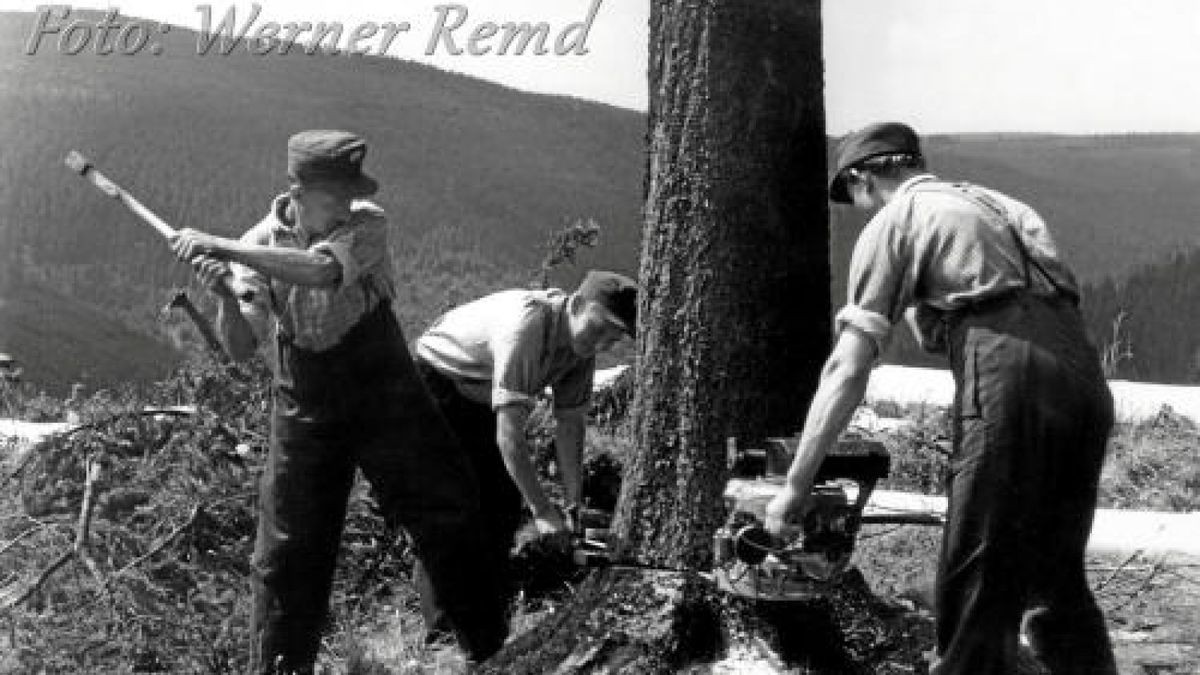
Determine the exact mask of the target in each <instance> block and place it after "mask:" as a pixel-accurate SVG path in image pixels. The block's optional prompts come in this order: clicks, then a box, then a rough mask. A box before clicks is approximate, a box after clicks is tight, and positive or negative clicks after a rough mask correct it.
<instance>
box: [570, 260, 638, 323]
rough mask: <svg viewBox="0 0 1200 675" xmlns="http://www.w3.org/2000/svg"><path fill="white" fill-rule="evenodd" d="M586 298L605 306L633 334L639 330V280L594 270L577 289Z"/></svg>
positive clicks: (614, 318)
mask: <svg viewBox="0 0 1200 675" xmlns="http://www.w3.org/2000/svg"><path fill="white" fill-rule="evenodd" d="M575 292H576V293H577V294H578V295H579V297H581V298H583V299H584V300H589V301H591V302H594V303H596V304H598V305H600V306H601V307H604V308H605V309H607V310H608V311H609V313H611V314H612V319H613V320H614V323H616V324H617V325H619V326H620V327H621V328H622V329H624V331H625V332H626V333H627V334H629V335H633V334H634V331H635V330H637V282H635V281H634V280H633V279H630V278H629V277H627V276H624V275H622V274H617V273H616V272H604V271H600V270H592V271H590V272H588V273H587V274H586V275H585V276H584V277H583V281H581V282H580V283H579V289H578V290H577V291H575Z"/></svg>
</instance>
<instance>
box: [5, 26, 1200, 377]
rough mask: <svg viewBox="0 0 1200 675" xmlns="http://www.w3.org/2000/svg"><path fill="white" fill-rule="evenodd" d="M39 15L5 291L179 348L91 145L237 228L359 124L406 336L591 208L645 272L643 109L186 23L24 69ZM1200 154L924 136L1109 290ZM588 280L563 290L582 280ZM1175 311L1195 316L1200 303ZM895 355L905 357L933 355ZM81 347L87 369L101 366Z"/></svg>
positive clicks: (22, 90) (14, 162) (1175, 233)
mask: <svg viewBox="0 0 1200 675" xmlns="http://www.w3.org/2000/svg"><path fill="white" fill-rule="evenodd" d="M33 19H34V15H33V14H30V13H0V110H3V112H4V114H3V115H0V140H2V141H3V147H4V151H3V152H0V300H4V299H6V298H8V299H10V300H11V299H12V298H11V297H10V296H12V293H11V292H10V291H8V290H6V289H7V288H8V285H9V284H11V283H17V282H21V281H22V280H25V282H26V286H29V285H33V286H36V287H37V288H41V289H47V291H49V290H50V289H53V291H54V292H57V293H60V294H63V295H65V296H69V297H71V298H73V299H74V300H76V301H79V302H82V303H85V304H87V305H90V306H91V307H93V308H95V309H96V310H97V311H98V312H100V314H101V315H102V316H105V317H108V318H112V319H115V320H118V321H120V322H121V323H123V324H125V325H126V326H129V327H132V328H134V329H135V330H137V331H140V332H142V333H143V334H145V335H148V336H155V337H157V338H160V339H166V338H167V337H168V334H171V335H174V336H175V337H178V333H179V331H178V330H177V329H170V330H167V329H164V327H163V326H162V325H160V324H159V323H158V322H157V321H156V319H155V314H156V312H157V310H158V308H159V307H161V305H162V304H163V303H164V302H165V301H166V300H167V299H168V298H169V297H170V293H171V290H172V289H173V288H174V287H175V286H178V285H183V284H187V283H188V282H189V275H188V274H187V271H186V270H185V269H184V268H183V267H182V266H181V265H179V264H178V263H176V262H174V261H173V260H172V259H171V258H170V256H169V255H168V254H167V252H166V251H165V249H164V248H163V247H162V245H161V242H160V241H159V240H157V239H156V238H155V236H154V234H153V233H152V232H150V231H149V230H148V229H147V228H145V227H144V226H143V225H141V224H140V223H138V222H137V221H136V220H135V219H134V218H133V217H132V216H131V215H129V214H128V213H127V212H126V211H125V210H123V209H122V208H121V207H119V206H118V205H117V204H115V203H113V202H111V201H109V200H106V199H104V198H103V197H101V196H100V195H99V193H97V192H96V191H95V190H94V189H92V188H91V187H90V186H88V185H87V184H86V183H84V182H83V181H81V180H79V179H78V178H77V177H75V176H73V175H72V174H71V173H70V172H68V171H67V170H66V169H65V168H64V167H63V165H62V159H63V157H64V156H65V154H66V153H67V152H68V151H69V150H71V149H77V150H80V151H82V152H83V153H85V154H86V155H88V156H89V157H90V158H91V159H92V160H93V161H94V162H95V163H96V164H97V165H98V166H99V167H100V168H101V169H102V170H103V171H104V172H106V173H107V174H109V175H110V176H111V177H112V178H114V179H116V180H118V181H119V182H121V183H122V184H123V185H124V186H125V187H127V188H128V189H130V190H131V191H132V192H133V193H134V194H135V195H136V196H138V197H139V198H140V199H141V200H142V201H143V202H144V203H146V204H147V206H149V207H150V208H152V209H154V210H155V211H157V212H158V213H159V214H160V215H161V216H163V217H164V218H165V219H166V220H168V221H169V222H171V223H172V224H175V225H179V226H192V227H197V228H201V229H208V230H212V231H215V232H218V233H223V234H235V233H238V232H240V231H241V230H243V229H244V228H246V227H248V226H249V225H250V224H252V223H253V222H255V221H256V220H257V219H258V218H259V217H261V215H262V214H263V213H264V210H265V209H266V206H267V203H268V200H269V199H270V197H271V196H272V195H273V194H275V193H276V192H278V191H279V190H280V189H282V188H283V186H284V175H283V169H284V152H283V148H284V143H285V140H286V138H287V137H288V136H289V135H290V134H291V133H293V132H294V131H296V130H299V129H303V128H311V127H342V128H349V129H353V130H356V131H358V132H360V133H362V134H364V135H365V136H366V137H367V138H368V139H369V140H370V142H371V151H370V154H369V156H368V158H367V166H368V169H369V170H370V171H371V172H372V173H374V174H375V175H376V176H377V177H378V178H379V179H380V181H381V183H382V184H383V186H384V187H383V190H382V192H381V193H380V195H379V201H380V203H381V204H382V205H383V206H384V207H385V208H386V209H387V210H388V212H389V214H390V216H391V221H392V223H393V226H394V230H393V246H394V249H395V250H394V255H395V260H396V264H397V273H398V275H399V277H400V281H401V283H400V293H401V296H400V298H399V300H398V303H397V304H398V307H399V309H400V312H401V315H402V316H403V317H404V320H405V326H406V328H407V329H408V330H409V331H410V332H413V331H415V330H417V329H419V328H420V327H421V326H422V325H423V323H424V322H425V321H427V320H428V319H429V318H430V317H432V316H433V315H434V314H435V313H436V312H437V311H438V310H439V309H441V308H444V307H446V306H448V305H450V304H452V303H454V302H458V301H461V300H464V299H467V298H470V297H473V296H474V295H478V294H480V293H483V292H486V291H488V290H491V289H495V288H499V287H502V286H504V285H508V284H512V283H521V284H523V283H525V282H526V281H527V280H528V274H529V273H530V271H531V270H532V269H533V268H534V267H536V264H537V261H538V260H539V259H540V256H541V251H540V249H541V246H542V243H543V242H544V241H545V239H546V237H547V235H548V234H549V233H550V232H553V231H556V230H559V229H561V228H562V227H563V226H564V225H566V224H567V223H569V222H571V221H573V220H575V219H577V218H593V219H595V220H596V221H597V222H598V223H599V224H600V226H601V232H602V233H601V237H600V243H599V245H598V246H597V247H596V248H595V249H593V250H589V251H588V252H587V254H586V255H585V256H584V258H583V259H582V260H581V265H580V267H582V266H586V265H595V266H605V267H611V268H615V269H619V270H623V271H626V272H633V271H635V270H636V269H637V259H636V258H637V255H638V249H639V245H640V235H641V229H640V211H641V201H642V186H643V180H644V171H645V167H644V163H645V142H644V138H645V133H646V132H645V116H644V115H642V114H639V113H635V112H630V111H624V110H619V109H615V108H611V107H608V106H604V105H600V104H595V103H589V102H584V101H579V100H574V99H568V98H562V97H551V96H542V95H534V94H527V93H522V92H517V91H514V90H511V89H506V88H503V87H500V86H497V85H494V84H490V83H487V82H483V81H480V80H475V79H471V78H468V77H464V76H460V75H455V74H451V73H446V72H443V71H439V70H436V69H433V68H430V67H426V66H421V65H417V64H412V63H407V62H401V61H397V60H392V59H380V58H348V57H345V56H329V55H322V54H317V55H311V56H310V55H306V54H304V53H303V52H301V51H298V50H297V51H293V52H292V53H291V54H289V55H288V56H280V55H277V54H276V55H271V56H267V57H257V56H252V55H250V54H248V53H246V52H245V51H244V50H235V51H234V52H233V53H232V54H230V55H228V56H221V55H218V54H216V53H215V52H211V53H209V54H208V55H206V56H197V55H196V53H195V34H194V33H192V32H190V31H186V30H183V29H177V30H173V31H172V32H171V33H170V34H169V35H167V36H165V37H162V36H159V37H156V39H160V37H161V39H163V40H164V42H165V45H166V46H165V49H164V50H163V55H162V56H153V55H152V54H150V53H149V52H144V53H143V54H141V55H138V56H121V55H114V56H98V55H96V54H93V53H91V51H89V50H85V51H84V52H83V53H81V54H79V55H77V56H65V55H61V54H58V53H56V51H55V50H54V49H50V48H46V49H43V50H41V51H40V52H39V53H38V54H36V55H34V56H26V55H25V54H24V44H25V40H26V39H27V37H28V35H29V31H30V28H31V26H32V25H33ZM1198 153H1200V136H1195V135H1178V134H1176V135H1130V136H1096V137H1091V136H1089V137H1070V136H1050V135H1029V134H999V135H956V136H933V137H931V138H929V139H928V142H927V154H928V155H929V161H930V165H931V168H932V169H933V170H935V171H937V172H938V173H939V174H941V175H943V176H944V177H947V178H962V179H968V180H972V181H974V182H978V183H981V184H984V185H989V186H993V187H996V188H999V189H1001V190H1005V191H1008V192H1010V193H1011V194H1013V195H1014V196H1017V197H1018V198H1020V199H1023V200H1025V201H1028V202H1029V203H1030V204H1032V205H1033V206H1035V207H1036V208H1037V209H1038V210H1039V211H1041V212H1042V213H1043V215H1045V217H1046V219H1047V221H1048V222H1049V223H1050V224H1051V227H1052V228H1053V231H1054V232H1055V234H1056V236H1057V238H1058V240H1059V242H1060V244H1061V247H1062V249H1063V250H1064V251H1065V252H1066V255H1067V257H1068V260H1069V261H1070V262H1071V263H1072V264H1073V265H1074V266H1075V268H1076V269H1077V270H1078V272H1079V273H1080V275H1081V276H1082V277H1083V278H1084V279H1086V280H1089V281H1091V282H1094V283H1099V282H1100V281H1102V280H1104V279H1106V278H1110V277H1111V278H1113V279H1115V280H1118V281H1119V280H1121V279H1123V278H1124V276H1125V275H1126V274H1127V273H1128V272H1129V271H1131V270H1134V269H1137V268H1138V267H1139V266H1141V265H1147V264H1152V263H1154V262H1156V261H1159V260H1161V259H1162V258H1163V256H1165V255H1167V254H1169V253H1171V252H1174V251H1178V250H1186V249H1187V248H1188V247H1190V246H1193V245H1195V244H1197V242H1198V241H1200V234H1198V233H1200V228H1196V227H1195V225H1194V224H1193V222H1192V219H1193V217H1194V216H1193V214H1195V213H1200V191H1198V190H1195V189H1194V186H1195V185H1197V184H1200V162H1198V161H1197V156H1198ZM831 214H832V228H831V232H832V239H833V241H832V252H831V255H832V267H833V271H834V274H833V288H832V291H831V292H832V294H833V299H834V305H835V307H836V306H838V305H840V304H842V303H843V302H844V299H845V292H844V284H845V270H846V265H847V262H848V259H849V254H850V247H851V246H852V243H853V241H854V239H855V237H856V236H857V234H858V231H859V230H860V229H861V227H862V223H863V220H862V218H861V216H859V215H857V214H855V213H853V212H852V211H850V210H848V209H845V208H842V207H834V208H832V209H831ZM580 267H576V268H572V269H568V270H566V271H565V273H564V274H562V275H560V278H557V279H555V281H557V282H558V283H563V284H569V283H571V282H572V281H574V279H573V275H575V274H577V273H578V271H579V269H580ZM1181 273H1182V272H1181ZM1147 279H1148V277H1147ZM1139 283H1141V282H1139ZM1145 283H1146V284H1150V285H1151V286H1153V285H1154V283H1157V282H1151V281H1148V280H1147V281H1146V282H1145ZM1112 288H1113V289H1115V288H1116V286H1112ZM1101 291H1102V292H1105V291H1104V288H1101ZM1113 293H1115V290H1114V291H1113ZM1110 295H1112V294H1110ZM1161 295H1162V292H1160V291H1146V292H1144V293H1143V294H1142V295H1140V296H1138V297H1137V298H1131V299H1130V300H1129V302H1137V303H1142V304H1144V305H1145V306H1143V307H1137V306H1130V307H1127V309H1129V312H1130V313H1129V319H1128V320H1127V327H1128V328H1129V330H1130V331H1134V333H1131V335H1133V334H1136V332H1137V331H1145V330H1152V329H1150V328H1149V327H1148V326H1149V325H1150V323H1149V321H1150V317H1151V316H1157V315H1158V314H1159V313H1161V312H1160V311H1159V310H1158V309H1157V307H1158V306H1159V305H1158V304H1156V300H1157V299H1158V298H1160V297H1161ZM1105 297H1108V296H1105ZM1112 297H1116V296H1115V295H1112ZM1147 303H1148V304H1147ZM1092 304H1094V305H1095V307H1096V310H1097V313H1096V314H1095V317H1096V319H1095V322H1096V324H1097V325H1098V326H1100V327H1101V328H1102V329H1103V331H1105V332H1107V328H1106V325H1107V323H1108V321H1109V319H1108V318H1105V317H1106V316H1107V314H1108V313H1109V312H1108V310H1107V309H1104V308H1108V307H1116V306H1117V304H1116V303H1115V301H1114V302H1109V301H1108V300H1107V299H1104V298H1100V299H1098V300H1097V301H1096V302H1095V303H1092ZM1122 306H1124V305H1122ZM41 311H42V312H45V313H47V318H46V324H47V325H57V326H62V330H71V328H70V327H69V325H68V323H67V322H64V321H62V320H60V318H56V317H54V316H51V315H53V314H54V312H55V311H56V308H55V307H54V305H53V303H50V304H48V305H47V306H46V307H44V308H42V309H41ZM1169 313H1170V312H1168V314H1169ZM1175 313H1176V314H1178V315H1179V316H1177V317H1176V318H1175V319H1174V320H1175V321H1176V322H1177V323H1180V325H1182V324H1183V323H1186V321H1185V318H1184V317H1185V316H1186V312H1179V311H1176V312H1175ZM27 320H32V319H27ZM77 330H79V331H83V330H84V329H83V328H82V327H80V328H79V329H77ZM1158 335H1159V333H1158V332H1155V336H1158ZM900 342H901V344H900V346H899V347H898V351H897V352H896V354H897V358H898V359H899V360H901V361H905V362H912V360H913V359H914V358H918V357H915V356H914V355H913V354H912V352H911V350H905V349H903V344H902V343H903V341H902V340H901V341H900ZM1137 342H1138V343H1139V344H1148V343H1149V342H1150V341H1148V340H1147V338H1140V339H1139V340H1137ZM1185 342H1186V340H1184V341H1181V342H1177V343H1175V344H1176V346H1175V347H1174V348H1173V349H1171V350H1167V351H1163V350H1155V351H1154V357H1153V358H1155V359H1160V358H1161V359H1163V362H1162V365H1150V364H1149V363H1147V364H1144V365H1143V364H1139V365H1138V366H1137V374H1138V375H1139V376H1142V377H1162V376H1163V375H1160V374H1159V373H1168V374H1169V375H1170V376H1172V377H1176V378H1178V377H1185V375H1182V373H1185V372H1188V371H1187V368H1186V366H1185V364H1186V363H1190V361H1184V360H1180V359H1183V358H1184V356H1183V355H1185V353H1186V357H1187V359H1190V358H1191V355H1190V352H1189V350H1190V349H1191V348H1192V346H1190V345H1187V344H1184V343H1185ZM14 349H15V348H14V347H12V346H10V345H4V344H0V351H14ZM80 349H81V350H83V351H81V352H80V353H79V354H78V360H80V361H82V362H88V361H91V360H94V359H96V358H100V357H99V354H91V353H89V352H88V351H87V349H88V348H87V345H86V344H83V345H81V346H80ZM1135 349H1136V347H1135ZM20 356H21V355H19V354H18V357H20ZM133 356H135V357H136V356H137V355H136V354H134V355H133ZM1145 358H1150V355H1149V354H1146V355H1145ZM1127 365H1128V366H1129V367H1131V368H1132V367H1133V365H1132V364H1127ZM1131 374H1132V373H1131Z"/></svg>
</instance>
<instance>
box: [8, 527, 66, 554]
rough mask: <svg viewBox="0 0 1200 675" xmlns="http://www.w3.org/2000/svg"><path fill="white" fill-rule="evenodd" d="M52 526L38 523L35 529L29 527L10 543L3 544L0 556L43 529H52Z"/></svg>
mask: <svg viewBox="0 0 1200 675" xmlns="http://www.w3.org/2000/svg"><path fill="white" fill-rule="evenodd" d="M53 526H54V523H38V526H37V527H31V528H29V529H28V530H25V531H24V532H22V533H21V534H18V535H17V536H16V537H15V538H13V539H12V540H11V541H9V542H7V543H5V544H4V546H3V547H2V548H0V555H4V554H5V553H7V552H8V550H9V549H10V548H12V547H13V546H16V545H17V544H18V543H20V542H21V540H22V539H24V538H26V537H28V536H29V535H31V534H36V533H38V532H41V531H42V530H45V529H47V528H50V527H53Z"/></svg>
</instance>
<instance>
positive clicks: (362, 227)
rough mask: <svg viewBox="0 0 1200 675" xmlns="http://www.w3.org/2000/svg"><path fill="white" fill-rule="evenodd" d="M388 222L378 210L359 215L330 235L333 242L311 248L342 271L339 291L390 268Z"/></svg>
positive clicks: (324, 242)
mask: <svg viewBox="0 0 1200 675" xmlns="http://www.w3.org/2000/svg"><path fill="white" fill-rule="evenodd" d="M387 235H388V232H387V218H386V217H385V216H384V215H383V212H382V211H381V210H378V209H373V208H366V209H362V210H360V211H356V212H355V214H354V218H353V220H352V221H351V222H350V223H349V224H348V225H346V226H344V227H340V228H338V229H337V230H334V231H333V232H332V233H330V235H329V238H328V239H325V240H323V241H320V242H317V243H316V244H313V245H312V246H310V247H309V250H310V251H314V252H318V253H325V254H327V255H329V256H331V257H333V259H334V260H336V261H337V262H338V265H339V266H340V267H341V278H340V280H339V281H338V288H339V290H341V289H345V288H347V287H349V286H351V285H353V284H354V283H356V282H357V281H358V280H359V279H361V278H362V277H363V275H365V274H369V273H371V272H372V271H374V270H376V269H378V268H380V267H381V266H383V265H386V264H388V262H389V261H388V259H387V252H388V237H387Z"/></svg>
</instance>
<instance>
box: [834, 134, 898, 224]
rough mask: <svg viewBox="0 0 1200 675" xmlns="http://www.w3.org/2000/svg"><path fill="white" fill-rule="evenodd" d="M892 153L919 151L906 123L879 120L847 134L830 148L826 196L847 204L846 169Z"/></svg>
mask: <svg viewBox="0 0 1200 675" xmlns="http://www.w3.org/2000/svg"><path fill="white" fill-rule="evenodd" d="M893 154H910V155H920V154H921V140H920V139H919V138H918V137H917V132H915V131H913V130H912V127H910V126H908V125H907V124H901V123H899V122H882V123H879V124H872V125H871V126H868V127H864V128H862V129H859V130H858V131H852V132H850V133H848V134H846V136H845V137H843V138H842V140H841V141H840V142H839V143H838V145H837V149H836V150H834V152H833V158H834V161H833V167H834V168H833V179H832V180H831V181H830V182H829V198H830V199H831V200H833V201H835V202H838V203H839V204H849V203H850V202H851V201H852V200H851V199H850V193H849V192H848V191H847V190H846V169H849V168H851V167H853V166H854V165H856V164H858V163H859V162H862V161H863V160H866V159H870V158H872V157H878V156H879V155H893Z"/></svg>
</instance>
